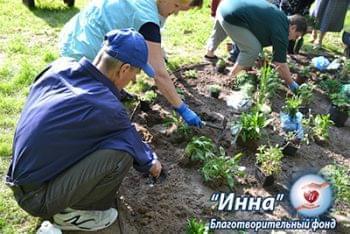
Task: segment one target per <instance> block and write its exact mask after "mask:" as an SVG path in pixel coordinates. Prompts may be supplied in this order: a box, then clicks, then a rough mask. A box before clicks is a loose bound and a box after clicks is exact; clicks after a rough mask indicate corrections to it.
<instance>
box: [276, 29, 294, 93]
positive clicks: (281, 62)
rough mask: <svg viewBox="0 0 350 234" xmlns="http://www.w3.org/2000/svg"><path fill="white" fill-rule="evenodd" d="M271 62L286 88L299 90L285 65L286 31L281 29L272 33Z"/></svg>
mask: <svg viewBox="0 0 350 234" xmlns="http://www.w3.org/2000/svg"><path fill="white" fill-rule="evenodd" d="M271 41H272V48H273V58H272V61H273V63H274V64H275V65H276V68H277V71H278V73H279V75H280V77H281V78H282V79H283V80H284V81H285V82H286V84H287V85H288V87H289V88H290V89H291V90H292V91H293V92H296V90H297V89H298V88H299V85H298V84H297V83H296V82H295V81H294V80H293V78H292V75H291V73H290V70H289V67H288V64H287V48H288V31H287V29H286V31H283V30H282V29H279V30H276V31H275V32H273V33H272V38H271Z"/></svg>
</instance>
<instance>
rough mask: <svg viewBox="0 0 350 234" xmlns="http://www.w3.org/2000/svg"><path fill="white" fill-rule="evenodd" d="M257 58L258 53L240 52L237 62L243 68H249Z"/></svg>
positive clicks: (251, 51)
mask: <svg viewBox="0 0 350 234" xmlns="http://www.w3.org/2000/svg"><path fill="white" fill-rule="evenodd" d="M258 56H259V51H258V52H256V51H253V50H250V51H240V53H239V56H238V59H237V62H238V64H239V65H241V66H243V67H251V66H253V65H254V62H255V60H256V59H257V58H258Z"/></svg>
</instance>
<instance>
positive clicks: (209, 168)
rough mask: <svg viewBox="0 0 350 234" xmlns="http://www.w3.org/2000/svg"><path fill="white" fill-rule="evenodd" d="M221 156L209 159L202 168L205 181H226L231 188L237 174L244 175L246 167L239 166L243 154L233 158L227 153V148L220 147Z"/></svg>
mask: <svg viewBox="0 0 350 234" xmlns="http://www.w3.org/2000/svg"><path fill="white" fill-rule="evenodd" d="M220 154H221V155H220V156H219V157H214V158H211V159H209V161H207V162H206V163H205V164H204V166H203V167H202V169H201V172H202V175H203V178H204V181H206V182H225V183H226V184H227V185H228V187H229V188H230V189H233V188H234V183H235V176H243V175H244V167H240V166H239V164H238V163H239V161H240V159H241V157H242V154H237V155H235V156H234V157H232V158H229V157H227V156H226V155H225V150H224V149H223V148H220Z"/></svg>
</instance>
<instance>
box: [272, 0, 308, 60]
mask: <svg viewBox="0 0 350 234" xmlns="http://www.w3.org/2000/svg"><path fill="white" fill-rule="evenodd" d="M314 1H315V0H271V1H270V2H271V3H273V4H274V5H275V6H277V7H278V8H279V9H280V10H282V11H283V12H284V13H285V14H286V15H287V16H289V15H295V14H299V15H302V16H304V17H309V11H310V7H311V5H312V3H313V2H314ZM309 18H310V17H309ZM303 44H304V38H303V37H300V38H298V39H297V40H290V41H289V43H288V54H294V53H299V50H300V48H301V47H302V46H303Z"/></svg>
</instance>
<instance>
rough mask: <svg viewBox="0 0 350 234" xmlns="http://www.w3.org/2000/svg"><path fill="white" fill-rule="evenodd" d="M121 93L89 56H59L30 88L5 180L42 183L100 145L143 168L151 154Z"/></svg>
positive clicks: (147, 167) (147, 165)
mask: <svg viewBox="0 0 350 234" xmlns="http://www.w3.org/2000/svg"><path fill="white" fill-rule="evenodd" d="M119 95H120V94H119V91H118V90H117V89H116V88H115V87H114V85H113V83H112V82H111V81H110V80H109V79H108V78H107V77H105V76H104V75H103V74H102V73H101V72H100V71H99V70H97V68H96V67H95V66H94V65H92V64H91V63H90V62H89V61H88V60H87V59H81V60H80V61H79V62H74V61H72V60H68V59H65V58H62V59H59V60H57V61H55V62H54V63H53V64H51V65H50V66H49V67H48V68H47V69H45V70H44V71H43V72H42V73H41V74H40V75H39V76H38V77H37V78H36V81H35V83H34V84H33V86H32V87H31V90H30V93H29V97H28V99H27V102H26V104H25V106H24V109H23V111H22V114H21V118H20V120H19V123H18V125H17V129H16V133H15V138H14V143H13V158H12V162H11V166H10V169H9V171H8V177H7V179H8V181H9V182H12V183H14V184H19V185H22V184H32V183H35V184H37V183H42V182H45V181H48V180H50V179H52V178H54V177H55V176H57V175H58V174H59V173H60V172H62V171H63V170H65V169H67V168H69V167H70V166H72V165H74V164H75V163H77V162H78V161H79V160H81V159H83V158H84V157H86V156H87V155H89V154H91V153H92V152H94V151H96V150H99V149H115V150H121V151H125V152H128V153H129V154H131V155H132V156H133V157H134V168H135V169H137V170H138V171H141V172H146V171H148V170H149V169H150V167H151V166H152V160H153V156H154V155H153V152H152V150H151V149H150V148H149V146H148V145H147V144H146V143H143V142H142V140H141V138H140V136H139V134H138V133H137V131H136V129H135V128H134V127H133V126H132V125H131V123H130V121H129V117H128V114H127V112H126V110H125V108H124V107H123V105H122V103H121V102H120V101H119V99H118V98H119Z"/></svg>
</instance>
